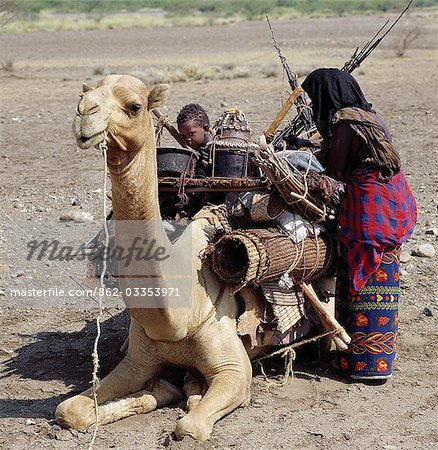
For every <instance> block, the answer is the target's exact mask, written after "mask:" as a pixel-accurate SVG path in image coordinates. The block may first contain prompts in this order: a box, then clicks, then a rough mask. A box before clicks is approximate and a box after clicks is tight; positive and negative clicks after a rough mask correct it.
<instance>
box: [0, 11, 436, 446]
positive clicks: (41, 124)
mask: <svg viewBox="0 0 438 450" xmlns="http://www.w3.org/2000/svg"><path fill="white" fill-rule="evenodd" d="M384 19H385V17H383V16H374V17H366V18H365V17H354V18H342V19H320V20H309V21H305V22H298V21H282V22H274V26H275V30H276V34H277V38H278V41H279V42H280V44H281V46H282V47H283V49H284V53H285V55H286V56H287V57H288V59H289V62H290V64H291V65H292V66H293V67H298V68H299V69H300V70H301V71H305V70H306V69H310V68H316V67H319V66H337V67H339V66H341V65H342V64H343V62H344V61H345V60H346V59H348V57H349V55H350V54H351V53H352V51H353V50H354V48H355V47H356V46H359V45H362V44H363V43H364V42H366V41H367V40H368V38H369V37H370V36H372V35H373V34H374V31H376V29H377V28H378V27H379V26H380V25H381V24H382V23H383V21H384ZM436 19H437V17H436V15H435V16H434V15H433V14H429V13H428V14H423V15H421V16H420V15H415V16H413V17H411V18H410V19H409V20H410V21H411V22H415V23H416V24H417V25H418V26H419V27H420V30H421V35H420V37H419V38H418V39H417V40H416V41H415V42H414V44H413V45H412V47H411V48H410V49H409V50H408V51H407V53H406V55H405V57H403V58H396V57H395V56H394V52H393V50H392V49H391V48H390V47H391V40H390V39H388V41H387V42H386V43H384V45H382V47H381V48H379V49H378V50H376V51H375V53H374V54H373V55H372V56H371V57H370V58H369V59H368V60H367V61H366V62H365V63H364V65H363V67H361V68H360V69H358V70H357V71H356V75H357V78H358V80H359V82H360V83H361V85H362V87H363V89H364V91H365V93H366V95H367V97H368V99H369V100H371V101H372V102H373V104H374V106H375V108H376V110H377V111H379V112H380V113H381V115H382V116H383V117H384V118H385V119H386V120H387V122H388V123H389V125H390V127H391V129H392V131H393V133H394V136H395V140H396V143H397V145H398V148H399V149H400V152H401V155H402V159H403V163H404V169H405V172H406V174H407V176H408V179H409V181H410V183H411V186H412V188H413V190H414V193H415V195H416V198H417V201H418V206H419V220H418V225H417V228H416V231H415V234H414V236H413V237H412V239H411V241H410V243H409V244H408V246H407V249H408V250H410V249H412V248H413V247H414V246H415V245H417V244H420V243H431V244H433V245H435V248H436V246H437V238H436V237H435V236H434V235H432V234H427V233H426V231H427V230H429V229H430V228H433V227H437V226H438V223H437V185H438V183H437V173H438V172H437V168H438V162H437V161H438V159H437V134H438V131H437V129H438V127H437V125H438V124H437V106H436V105H437V70H436V69H437V67H436V66H437V28H436ZM8 59H10V60H12V61H13V62H14V67H15V69H14V71H13V72H12V73H7V72H4V71H3V72H0V90H1V97H0V98H1V111H0V127H1V128H0V132H1V134H0V136H1V140H2V145H1V147H0V157H1V159H0V161H1V165H0V173H1V180H2V183H1V187H0V192H1V204H0V206H1V208H2V210H3V211H0V222H1V224H2V234H1V239H2V246H1V253H0V261H1V262H2V264H3V267H4V272H3V273H2V274H1V275H0V289H1V290H2V293H1V297H0V311H1V316H0V324H1V326H0V362H1V364H2V365H1V368H2V373H1V377H0V397H1V400H0V447H1V448H7V449H24V448H35V449H36V448H59V449H70V448H86V447H87V446H88V444H89V442H90V439H91V434H89V433H85V434H84V433H70V432H69V431H64V430H60V429H59V428H57V427H56V426H55V425H54V422H53V411H54V408H55V407H56V405H57V404H58V403H59V402H60V401H61V400H63V399H65V398H67V397H68V396H70V395H72V394H73V393H74V392H79V391H81V390H82V389H84V388H86V387H87V386H88V384H89V382H90V379H91V357H90V354H91V351H92V345H93V340H94V336H95V332H96V327H95V322H94V319H95V317H96V309H95V308H87V305H85V303H84V302H83V299H81V298H77V297H71V298H68V299H66V298H59V297H56V296H52V297H50V298H49V297H46V298H44V299H41V298H40V299H35V298H34V299H31V301H30V302H28V304H25V303H24V302H23V301H18V300H17V299H14V298H12V297H11V294H10V290H11V289H13V288H21V289H23V288H27V289H31V288H33V287H41V286H42V287H44V288H47V289H48V288H56V287H58V288H60V287H67V286H73V287H75V285H74V282H73V281H72V280H71V279H70V278H68V276H67V274H66V272H63V269H64V268H67V269H68V270H69V271H70V268H69V267H68V266H66V267H64V266H57V265H56V264H54V263H50V262H47V261H44V260H43V261H35V260H31V261H26V259H25V256H26V254H27V251H28V249H27V247H26V243H27V242H28V241H29V240H30V237H29V236H28V234H29V235H32V236H35V237H36V238H39V239H41V238H42V237H43V236H50V235H51V234H50V233H52V236H53V230H54V229H56V231H55V236H56V237H58V238H60V240H61V241H63V242H64V243H71V244H72V245H77V244H78V243H80V242H82V241H81V239H83V238H84V236H85V238H87V237H90V236H91V234H92V233H93V231H94V230H95V229H96V228H98V226H99V225H96V224H94V225H88V226H86V225H84V224H66V223H60V222H59V217H60V215H61V212H62V211H65V210H69V209H70V208H72V206H71V204H72V201H73V200H75V199H76V200H77V201H79V202H80V205H79V206H75V207H74V208H76V209H82V210H83V211H86V212H90V213H92V214H93V215H94V216H95V218H96V219H100V218H101V217H102V193H101V191H99V189H102V171H103V166H102V159H101V156H100V155H99V154H98V152H92V151H87V152H86V151H80V150H78V149H77V147H76V145H75V142H74V139H73V136H72V133H71V122H72V118H73V115H74V107H75V105H76V102H77V99H78V94H79V92H80V87H81V83H82V82H88V83H91V84H92V83H94V82H96V81H98V80H99V78H100V76H99V75H94V70H95V68H97V67H99V66H107V67H108V68H109V70H111V71H113V72H120V73H129V72H132V71H133V70H138V69H140V70H146V69H147V68H149V67H154V68H155V69H156V70H161V69H163V68H167V67H170V68H171V70H174V69H175V70H176V66H181V65H184V64H186V65H187V64H188V65H198V66H200V67H203V68H204V67H208V66H209V65H212V64H216V65H230V64H234V65H235V66H236V67H241V66H245V67H247V68H248V69H249V76H248V77H245V78H236V79H230V80H227V79H218V80H204V81H198V82H195V81H192V82H186V83H183V82H179V83H174V84H173V85H172V94H171V97H170V99H169V102H168V109H167V112H168V113H169V114H170V116H171V118H173V119H175V117H176V114H177V111H178V110H179V108H180V107H181V106H182V105H184V104H185V103H188V102H193V101H197V102H200V103H202V104H203V105H204V106H205V107H206V108H207V110H208V111H209V113H210V115H211V117H216V116H217V115H218V114H219V113H220V112H221V111H222V110H223V108H224V106H228V105H235V106H237V107H240V108H241V109H243V110H244V111H245V112H246V114H247V117H248V119H249V121H250V123H252V125H253V128H254V130H255V133H254V134H255V136H256V135H257V133H259V132H260V131H261V130H262V129H263V128H264V127H265V126H266V125H267V123H268V122H269V121H270V120H272V118H273V117H274V116H275V114H276V113H277V111H278V110H279V106H280V102H281V99H282V98H284V95H285V94H284V92H283V86H284V83H283V81H282V78H281V70H280V65H279V63H278V60H277V59H276V55H275V52H274V49H273V47H272V45H271V41H270V36H269V32H268V29H267V26H266V24H265V23H263V22H261V23H245V24H240V25H235V26H217V27H211V28H158V29H132V30H123V31H116V30H110V31H104V32H92V31H90V32H57V33H34V34H23V35H0V61H2V62H3V61H7V60H8ZM266 65H268V66H269V65H270V66H272V67H275V68H276V69H277V74H278V75H277V76H276V77H271V78H265V77H264V76H263V74H262V72H263V70H262V68H263V67H265V69H266ZM155 69H154V70H155ZM4 213H6V214H7V215H8V216H9V217H10V219H12V220H13V221H14V222H12V221H11V220H10V219H8V218H7V217H6V216H5V214H4ZM50 230H52V231H50ZM25 233H28V234H25ZM76 269H78V268H77V267H76V268H74V269H73V268H72V269H71V271H70V272H71V273H73V272H74V270H76ZM80 269H83V267H79V272H78V273H80ZM437 270H438V264H437V257H435V258H419V257H413V258H412V259H411V261H409V262H407V263H406V264H404V265H403V274H402V288H403V291H402V292H403V295H402V303H401V311H400V315H401V318H402V320H401V326H400V340H399V359H398V361H397V364H396V369H395V374H394V377H393V379H392V380H390V381H389V382H388V383H387V384H386V385H384V386H378V387H376V386H374V387H373V386H368V385H363V384H352V383H347V382H345V381H343V380H341V379H339V378H338V377H337V375H336V372H335V371H334V370H333V369H331V368H330V365H329V363H328V360H327V359H323V360H321V361H318V362H313V363H312V362H309V361H307V362H306V361H302V362H298V363H296V364H295V366H294V367H295V379H294V381H293V382H292V383H291V384H290V385H287V386H285V387H282V388H280V387H276V386H274V385H272V381H273V380H272V379H271V382H266V381H264V379H263V377H262V376H261V375H260V374H259V372H257V371H256V376H255V377H254V383H253V396H252V402H251V405H250V406H249V407H247V408H245V409H239V410H237V411H235V412H233V413H232V414H230V415H229V416H228V417H226V418H224V419H223V420H221V421H220V422H219V423H217V424H216V426H215V429H214V431H213V434H212V436H211V439H210V441H208V442H207V443H204V444H202V445H198V444H195V443H194V442H192V441H190V440H185V441H183V442H181V443H179V442H175V441H173V439H172V435H171V432H172V430H173V428H174V425H175V422H176V420H177V418H178V417H180V416H181V415H182V414H183V412H182V410H181V409H179V408H177V407H175V408H165V409H162V410H159V411H155V412H153V413H151V414H149V415H147V416H146V415H144V416H138V417H133V418H129V419H126V420H123V421H120V422H118V423H116V424H113V425H109V426H106V427H104V428H102V429H101V430H100V431H99V434H98V438H97V440H96V443H95V448H99V449H106V448H123V449H138V448H145V449H149V448H163V447H169V448H172V449H191V448H205V449H209V448H235V449H248V448H254V449H272V448H285V449H291V448H297V449H298V448H299V449H325V450H326V449H346V448H360V449H437V448H438V425H437V424H438V388H437V381H436V378H437V372H438V370H437V369H438V351H437V338H438V333H437V315H438V313H437V308H438V298H437V291H436V282H437V279H438V278H437ZM427 305H431V306H433V307H435V314H434V315H433V316H427V315H425V314H424V308H425V307H426V306H427ZM93 306H95V305H93ZM109 306H112V307H111V309H109V310H108V311H107V312H105V313H104V317H103V320H104V324H103V334H102V339H101V346H100V357H101V366H102V367H101V374H102V375H104V374H105V373H107V372H108V371H109V370H110V369H111V368H112V367H114V365H115V364H116V363H117V361H118V360H120V358H121V354H120V352H119V351H118V348H119V347H120V345H121V343H122V342H123V340H124V338H125V336H126V334H127V318H126V316H125V315H124V313H123V312H122V307H121V305H120V302H119V301H117V300H114V299H113V301H112V303H111V305H109ZM279 368H280V369H279ZM265 369H266V370H267V372H268V374H271V375H272V377H274V378H275V377H276V378H278V377H279V376H280V375H281V373H282V371H281V361H280V362H279V361H276V362H273V363H269V364H267V365H266V367H265ZM179 376H180V375H179Z"/></svg>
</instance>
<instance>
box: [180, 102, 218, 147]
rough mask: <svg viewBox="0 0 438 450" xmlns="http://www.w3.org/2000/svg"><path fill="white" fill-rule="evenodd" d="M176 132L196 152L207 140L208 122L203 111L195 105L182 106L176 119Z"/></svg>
mask: <svg viewBox="0 0 438 450" xmlns="http://www.w3.org/2000/svg"><path fill="white" fill-rule="evenodd" d="M176 123H177V125H178V131H179V133H180V135H181V136H182V138H183V139H184V141H185V142H186V144H187V145H188V146H190V147H191V148H193V149H194V150H197V149H198V148H199V147H200V146H201V145H202V144H203V143H204V142H205V140H206V139H207V136H208V132H209V129H210V121H209V119H208V116H207V113H206V112H205V109H204V108H203V107H202V106H201V105H198V104H197V103H190V104H188V105H186V106H184V107H183V108H182V109H181V111H180V112H179V114H178V117H177V119H176Z"/></svg>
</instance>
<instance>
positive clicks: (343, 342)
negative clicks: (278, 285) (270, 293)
mask: <svg viewBox="0 0 438 450" xmlns="http://www.w3.org/2000/svg"><path fill="white" fill-rule="evenodd" d="M301 288H302V290H303V293H304V294H305V296H306V297H307V298H308V299H309V301H310V304H311V305H312V307H313V309H314V310H315V312H316V314H317V315H318V317H319V319H320V321H321V325H322V326H323V327H324V329H325V330H326V331H335V330H336V332H335V333H334V334H333V337H332V339H333V342H334V343H335V345H336V348H337V349H338V350H347V348H348V344H349V343H350V342H351V338H350V336H349V335H348V334H347V332H346V331H345V330H344V328H343V327H342V326H341V325H340V324H339V322H338V321H337V320H336V319H335V318H334V317H333V316H332V314H330V312H329V311H328V310H327V309H326V307H325V306H324V304H323V303H322V302H320V301H319V299H318V296H317V295H316V292H315V291H314V290H313V287H312V286H311V285H309V284H306V283H304V282H303V283H301Z"/></svg>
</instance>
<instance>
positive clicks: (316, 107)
mask: <svg viewBox="0 0 438 450" xmlns="http://www.w3.org/2000/svg"><path fill="white" fill-rule="evenodd" d="M301 87H302V88H303V89H304V90H305V91H306V92H307V95H308V96H309V98H310V100H311V101H312V111H313V119H314V121H315V124H316V127H317V129H318V131H319V133H320V134H321V137H322V138H323V139H324V140H325V141H326V142H327V144H329V142H330V138H331V135H332V132H331V128H330V125H331V123H332V120H333V117H334V115H335V113H336V111H338V110H340V109H342V108H348V107H353V106H354V107H357V108H360V109H363V110H364V111H372V105H371V103H368V102H367V100H366V99H365V96H364V95H363V93H362V90H361V88H360V86H359V84H358V83H357V81H356V80H355V79H354V78H353V77H352V76H351V75H350V74H349V73H347V72H342V71H341V70H339V69H316V70H314V71H313V72H312V73H310V74H309V75H308V76H307V77H306V79H305V80H304V81H303V83H302V85H301ZM329 145H330V144H329Z"/></svg>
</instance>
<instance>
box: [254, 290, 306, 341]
mask: <svg viewBox="0 0 438 450" xmlns="http://www.w3.org/2000/svg"><path fill="white" fill-rule="evenodd" d="M261 288H262V291H263V294H264V296H265V299H266V301H268V302H269V303H270V305H271V307H272V311H273V313H274V316H275V319H276V328H277V330H278V331H280V333H285V332H286V331H289V330H290V329H291V328H292V327H293V326H294V325H296V324H297V323H298V322H299V321H300V320H301V319H302V318H303V317H305V311H306V304H305V300H304V296H303V294H302V293H301V292H299V291H297V290H296V289H290V290H289V289H285V288H281V287H279V286H278V284H277V283H275V282H274V283H266V284H262V285H261Z"/></svg>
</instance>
